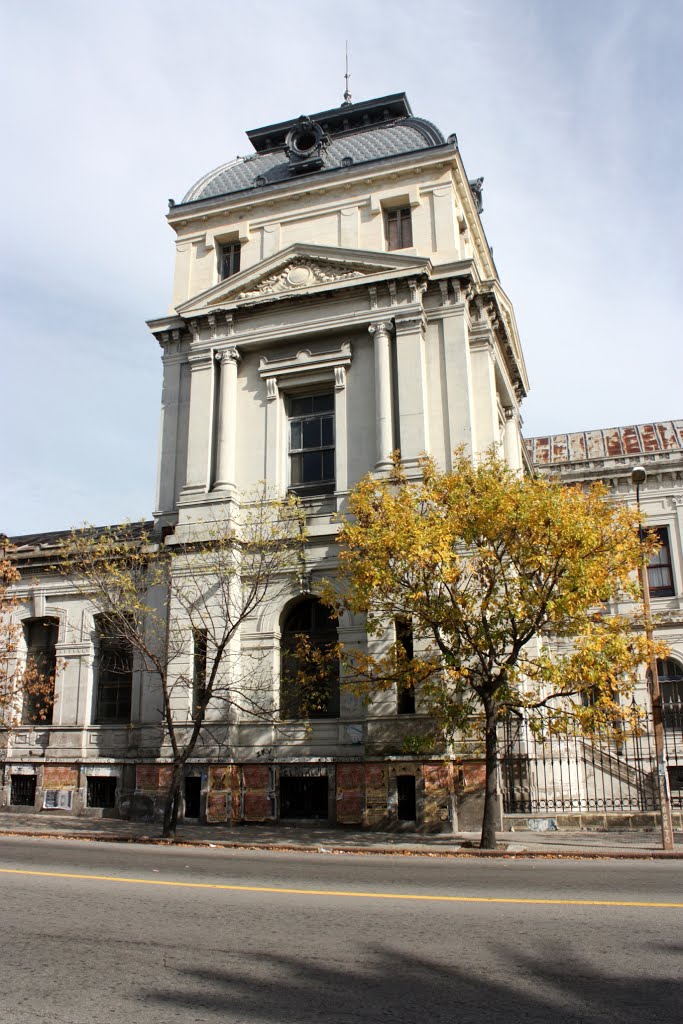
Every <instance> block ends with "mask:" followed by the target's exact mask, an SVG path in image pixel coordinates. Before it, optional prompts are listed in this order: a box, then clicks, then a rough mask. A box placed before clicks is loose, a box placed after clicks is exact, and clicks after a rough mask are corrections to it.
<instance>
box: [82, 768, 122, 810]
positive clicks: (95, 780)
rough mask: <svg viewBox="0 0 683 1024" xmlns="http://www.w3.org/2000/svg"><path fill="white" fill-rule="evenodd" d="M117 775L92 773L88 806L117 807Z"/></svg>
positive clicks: (89, 780)
mask: <svg viewBox="0 0 683 1024" xmlns="http://www.w3.org/2000/svg"><path fill="white" fill-rule="evenodd" d="M117 782H118V779H117V778H116V776H115V775H106V776H99V775H91V776H90V777H89V779H88V807H116V784H117Z"/></svg>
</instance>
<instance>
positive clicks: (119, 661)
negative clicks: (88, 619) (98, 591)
mask: <svg viewBox="0 0 683 1024" xmlns="http://www.w3.org/2000/svg"><path fill="white" fill-rule="evenodd" d="M132 689H133V651H132V648H131V647H130V644H128V643H127V642H126V640H125V638H124V637H121V636H112V635H111V630H110V628H109V626H108V625H107V623H105V622H102V621H99V622H98V623H97V704H96V708H95V724H96V725H115V724H119V723H128V722H130V708H131V696H132Z"/></svg>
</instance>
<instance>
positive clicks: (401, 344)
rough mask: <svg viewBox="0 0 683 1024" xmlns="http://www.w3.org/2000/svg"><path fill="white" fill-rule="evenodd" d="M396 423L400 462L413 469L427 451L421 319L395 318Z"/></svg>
mask: <svg viewBox="0 0 683 1024" xmlns="http://www.w3.org/2000/svg"><path fill="white" fill-rule="evenodd" d="M395 325H396V365H397V373H398V423H399V444H400V449H401V459H402V461H403V463H404V464H405V466H406V467H408V468H410V467H415V466H416V465H417V462H418V459H419V458H420V456H421V455H422V454H423V452H426V451H428V450H429V402H428V397H427V367H426V361H425V330H426V327H427V323H426V320H425V317H424V315H417V316H415V315H412V316H407V317H400V318H399V317H396V320H395Z"/></svg>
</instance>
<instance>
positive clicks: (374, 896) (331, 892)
mask: <svg viewBox="0 0 683 1024" xmlns="http://www.w3.org/2000/svg"><path fill="white" fill-rule="evenodd" d="M0 874H3V875H32V876H35V877H38V878H74V879H83V880H85V881H87V882H120V883H124V884H128V885H162V886H163V885H165V886H169V887H173V888H177V889H224V890H228V891H229V892H269V893H278V894H281V895H285V896H344V897H353V898H355V899H366V900H417V901H421V900H422V901H425V902H429V903H533V904H541V905H544V906H547V905H550V906H562V907H656V908H662V907H667V908H670V909H672V910H673V909H677V910H682V909H683V903H647V902H644V901H636V900H561V899H549V900H540V899H524V898H523V897H516V896H424V895H420V894H419V893H404V892H354V891H353V890H346V889H288V888H284V887H283V888H279V887H276V886H268V885H223V884H221V883H219V882H171V881H168V880H165V879H163V878H119V877H117V876H115V875H79V874H75V873H69V872H66V871H27V870H23V869H20V868H0Z"/></svg>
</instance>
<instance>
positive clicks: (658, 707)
mask: <svg viewBox="0 0 683 1024" xmlns="http://www.w3.org/2000/svg"><path fill="white" fill-rule="evenodd" d="M646 479H647V471H646V469H645V467H644V466H634V467H633V470H632V471H631V482H632V483H634V484H635V486H636V505H637V506H638V512H639V513H640V485H641V484H644V483H645V481H646ZM638 537H639V539H640V586H641V589H642V594H643V613H644V616H645V636H646V638H647V641H648V644H649V647H650V661H649V665H648V676H649V679H648V681H649V684H650V697H651V700H652V727H653V730H654V738H655V756H656V758H657V791H658V794H659V816H660V821H661V826H662V849H664V850H673V848H674V830H673V818H672V815H671V793H670V792H669V773H668V770H667V764H666V746H665V743H664V720H663V718H662V692H661V690H660V688H659V672H658V671H657V655H656V654H655V650H654V646H653V628H652V606H651V604H650V580H649V578H648V572H647V559H646V555H645V546H644V544H643V523H642V519H641V521H640V523H639V525H638Z"/></svg>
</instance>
